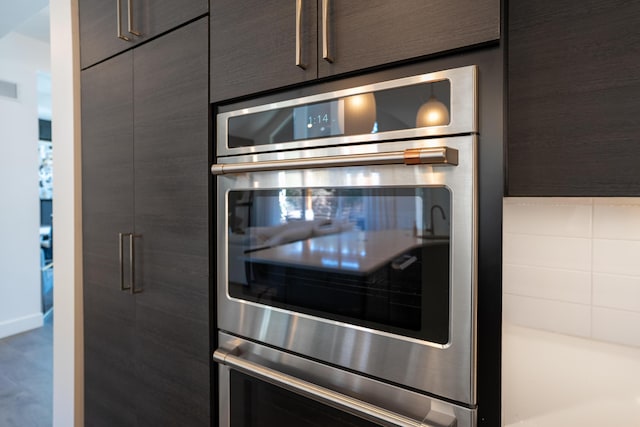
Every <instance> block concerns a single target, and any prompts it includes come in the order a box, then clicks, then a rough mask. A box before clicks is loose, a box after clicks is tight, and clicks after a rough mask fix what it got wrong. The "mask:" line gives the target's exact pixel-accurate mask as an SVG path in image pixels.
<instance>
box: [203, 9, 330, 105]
mask: <svg viewBox="0 0 640 427" xmlns="http://www.w3.org/2000/svg"><path fill="white" fill-rule="evenodd" d="M296 5H297V2H296V0H286V1H282V0H242V1H238V0H211V100H212V101H221V100H225V99H230V98H235V97H239V96H242V95H249V94H253V93H256V92H261V91H265V90H268V89H274V88H279V87H283V86H287V85H291V84H295V83H300V82H304V81H305V80H309V79H314V78H316V77H317V72H318V70H317V42H316V41H317V36H316V19H317V5H316V0H300V5H301V16H300V34H298V36H297V35H296V17H297V15H296ZM296 37H298V39H299V41H300V49H301V51H300V58H301V63H302V65H303V66H304V67H305V68H304V69H303V68H301V67H298V66H296Z"/></svg>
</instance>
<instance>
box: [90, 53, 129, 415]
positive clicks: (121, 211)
mask: <svg viewBox="0 0 640 427" xmlns="http://www.w3.org/2000/svg"><path fill="white" fill-rule="evenodd" d="M132 64H133V61H132V55H131V53H130V52H128V53H125V54H123V55H121V56H118V57H116V58H113V59H111V60H109V61H106V62H103V63H102V64H99V65H98V66H96V67H94V68H92V69H90V70H86V71H83V72H82V74H81V79H82V229H83V234H82V236H83V254H84V255H83V271H84V272H83V275H84V345H85V349H84V355H85V374H84V379H85V421H86V425H87V426H135V425H136V416H135V407H134V405H133V402H132V398H131V392H130V391H131V390H132V389H133V388H134V386H135V364H134V361H133V357H132V356H133V350H134V347H133V342H134V331H135V326H134V322H135V306H134V299H133V298H132V297H131V295H130V294H129V293H128V292H123V291H121V290H120V274H119V271H120V265H119V264H120V263H119V260H120V258H119V253H118V233H129V232H131V231H133V225H134V224H133V185H132V184H133V104H132V97H131V92H132V90H133V69H132ZM124 249H125V252H126V253H127V255H128V252H127V247H125V248H124ZM125 258H126V259H128V256H127V257H125ZM123 267H124V269H125V270H128V266H123ZM125 279H128V278H125ZM127 282H128V280H127Z"/></svg>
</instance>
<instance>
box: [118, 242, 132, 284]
mask: <svg viewBox="0 0 640 427" xmlns="http://www.w3.org/2000/svg"><path fill="white" fill-rule="evenodd" d="M129 235H130V233H118V259H119V261H120V290H121V291H127V290H129V289H131V286H129V287H125V286H124V243H123V240H124V239H123V237H124V236H129Z"/></svg>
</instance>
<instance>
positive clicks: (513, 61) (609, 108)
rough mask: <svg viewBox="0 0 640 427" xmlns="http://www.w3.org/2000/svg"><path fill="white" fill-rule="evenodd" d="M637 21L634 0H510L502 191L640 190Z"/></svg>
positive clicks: (639, 11)
mask: <svg viewBox="0 0 640 427" xmlns="http://www.w3.org/2000/svg"><path fill="white" fill-rule="evenodd" d="M639 23H640V2H633V1H622V0H616V1H586V2H585V1H584V0H564V1H561V2H558V1H553V0H537V1H530V0H511V1H510V2H509V11H508V23H507V25H508V29H507V36H508V119H507V120H508V131H507V135H508V140H507V141H508V146H507V151H508V157H507V161H508V163H507V167H508V182H507V195H510V196H639V195H640V172H639V170H640V169H638V163H639V162H640V141H639V137H638V135H640V120H638V117H640V102H639V101H638V99H640V78H639V76H640V59H639V57H638V49H639V47H640V32H638V24H639Z"/></svg>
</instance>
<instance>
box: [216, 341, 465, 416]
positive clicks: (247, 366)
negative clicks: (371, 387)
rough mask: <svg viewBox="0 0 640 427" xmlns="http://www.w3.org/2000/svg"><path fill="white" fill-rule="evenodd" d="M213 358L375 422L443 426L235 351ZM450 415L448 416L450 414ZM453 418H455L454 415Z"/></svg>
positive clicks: (224, 351) (224, 352)
mask: <svg viewBox="0 0 640 427" xmlns="http://www.w3.org/2000/svg"><path fill="white" fill-rule="evenodd" d="M213 359H214V360H215V361H217V362H218V363H220V364H222V365H226V366H228V367H229V368H232V369H235V370H237V371H240V372H242V373H245V374H247V375H250V376H252V377H254V378H258V379H260V380H262V381H266V382H268V383H271V384H273V385H275V386H278V387H281V388H283V389H286V390H289V391H291V392H294V393H296V394H299V395H302V396H305V397H308V398H310V399H312V400H315V401H317V402H320V403H324V404H326V405H329V406H332V407H334V408H338V409H340V410H343V411H345V412H349V413H351V414H353V415H356V416H359V417H361V418H365V419H368V420H369V421H372V422H378V423H379V422H382V423H383V424H384V425H390V426H399V427H440V426H441V425H442V424H440V423H438V424H437V425H436V424H431V423H426V421H418V420H415V419H413V418H409V417H405V416H403V415H400V414H397V413H395V412H392V411H389V410H387V409H384V408H380V407H379V406H375V405H372V404H370V403H367V402H363V401H361V400H358V399H355V398H353V397H351V396H347V395H345V394H342V393H338V392H335V391H333V390H330V389H327V388H324V387H321V386H318V385H316V384H313V383H310V382H307V381H304V380H301V379H299V378H296V377H293V376H291V375H287V374H284V373H282V372H279V371H276V370H274V369H271V368H267V367H265V366H262V365H260V364H258V363H255V362H251V361H249V360H246V359H243V358H241V357H238V356H236V355H234V354H232V352H228V351H226V350H222V349H218V350H216V351H215V352H214V353H213ZM447 418H448V417H447ZM451 418H453V417H451ZM445 425H447V426H451V425H455V419H448V420H447V424H445Z"/></svg>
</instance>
